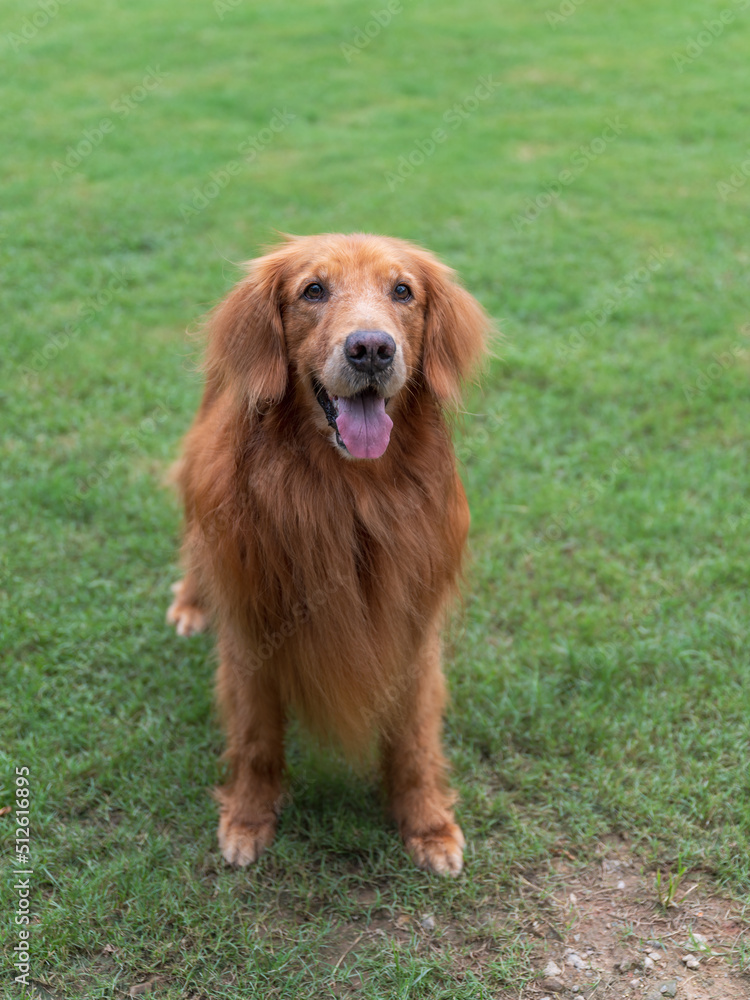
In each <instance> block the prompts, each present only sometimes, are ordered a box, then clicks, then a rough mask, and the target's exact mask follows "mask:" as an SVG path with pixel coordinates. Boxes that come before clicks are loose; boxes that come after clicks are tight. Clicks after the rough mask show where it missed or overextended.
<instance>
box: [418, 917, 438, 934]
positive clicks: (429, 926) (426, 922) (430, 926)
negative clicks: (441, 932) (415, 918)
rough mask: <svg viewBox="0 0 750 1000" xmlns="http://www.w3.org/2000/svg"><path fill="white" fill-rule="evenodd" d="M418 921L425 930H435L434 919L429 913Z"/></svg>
mask: <svg viewBox="0 0 750 1000" xmlns="http://www.w3.org/2000/svg"><path fill="white" fill-rule="evenodd" d="M419 923H420V926H421V927H422V930H425V931H434V930H435V921H434V919H433V918H432V917H431V916H430V915H429V913H428V914H427V915H426V916H424V917H422V919H421V920H420V921H419Z"/></svg>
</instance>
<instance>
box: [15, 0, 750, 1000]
mask: <svg viewBox="0 0 750 1000" xmlns="http://www.w3.org/2000/svg"><path fill="white" fill-rule="evenodd" d="M725 2H726V5H725V6H722V4H720V3H718V2H717V3H713V4H711V3H707V0H700V2H699V0H683V2H681V3H678V2H677V0H663V2H661V3H656V4H648V3H645V2H642V0H641V2H638V0H624V2H622V3H619V4H610V5H603V4H601V3H598V4H597V3H594V0H589V2H579V3H578V6H574V4H572V3H571V4H563V5H562V6H560V7H558V6H555V5H554V3H553V2H552V0H550V2H549V3H548V2H547V0H544V2H542V0H524V2H521V0H512V2H509V3H505V4H498V3H497V2H491V0H467V2H465V3H462V4H456V3H451V2H448V0H434V2H430V3H429V4H428V3H426V2H420V3H412V2H409V0H404V2H403V4H398V3H392V4H391V13H390V18H391V19H390V23H389V24H387V25H384V26H383V27H382V28H381V27H379V26H378V25H377V23H376V22H375V21H374V20H373V15H372V14H371V10H375V12H376V13H377V14H378V16H379V18H380V20H381V21H385V20H387V16H388V15H386V14H383V13H382V11H385V10H386V7H385V4H383V5H382V7H380V6H378V5H376V6H375V7H372V5H369V4H367V3H354V2H346V0H345V2H342V3H339V4H335V5H334V4H328V3H323V2H320V0H307V2H303V0H289V2H287V3H285V4H283V5H272V4H257V3H252V2H250V0H217V2H216V3H214V4H213V5H212V4H211V3H210V2H208V0H204V2H201V3H197V4H195V3H193V4H190V3H188V4H185V3H182V4H177V3H175V2H174V0H161V2H159V3H157V4H155V5H154V4H149V3H146V0H131V2H130V3H128V4H119V5H115V4H113V3H109V2H104V3H101V2H94V0H76V3H63V2H62V0H48V2H47V5H46V7H45V6H43V5H42V4H40V3H38V2H36V0H28V2H27V0H7V2H6V3H5V4H4V5H3V10H2V13H0V48H1V49H2V59H3V65H4V67H5V72H4V73H3V74H2V79H1V80H0V95H1V97H2V104H3V108H4V111H5V116H4V119H5V127H4V134H5V141H4V142H3V143H2V146H1V147H0V160H1V161H2V168H3V177H4V179H5V185H4V193H3V199H2V207H1V211H0V262H1V267H2V275H3V280H2V288H1V289H0V295H1V296H2V315H3V318H4V322H3V349H2V367H1V372H2V375H1V378H2V381H1V383H0V403H1V404H2V405H1V408H0V419H1V420H2V435H1V437H0V449H1V454H2V469H3V475H2V480H1V481H0V523H1V524H2V534H3V545H2V551H1V554H0V558H1V559H2V581H1V582H0V593H1V596H2V614H1V616H0V636H1V644H2V652H3V682H2V686H1V687H0V733H2V741H1V742H2V749H1V750H0V790H1V791H0V796H1V797H0V810H2V808H3V807H7V806H9V805H10V804H11V802H12V801H13V781H14V777H15V768H16V767H28V768H29V771H30V775H29V781H30V807H29V808H30V817H31V826H30V830H31V855H30V857H31V863H32V867H33V869H34V874H33V878H32V880H31V881H32V896H31V910H32V913H33V921H32V923H31V924H30V925H29V927H30V931H31V938H30V940H31V966H32V972H31V979H33V981H34V982H35V983H37V984H46V986H45V987H44V992H42V993H41V994H40V995H42V996H51V997H56V998H61V997H65V998H76V1000H77V998H100V997H121V996H127V995H128V992H129V990H130V989H131V987H132V986H134V985H136V984H139V983H143V982H148V981H152V982H153V985H152V987H151V994H150V995H154V996H159V997H163V998H170V1000H171V998H175V1000H177V998H191V997H195V998H207V997H211V998H227V1000H229V998H231V1000H239V998H245V997H250V996H258V997H279V998H304V997H316V998H317V997H329V996H350V995H356V996H362V997H371V998H383V997H385V998H390V997H394V998H396V997H399V998H401V997H404V998H406V997H409V998H421V997H424V998H437V1000H460V998H479V997H498V996H505V995H506V993H505V992H504V991H506V990H508V991H510V992H509V993H508V994H507V995H508V996H511V995H512V996H514V997H517V996H518V995H519V990H520V989H521V988H522V987H523V984H524V983H525V982H526V981H527V980H528V978H529V976H530V975H532V973H533V971H534V969H533V963H532V962H531V959H530V951H531V947H532V944H531V940H530V938H529V936H528V934H526V933H525V930H524V929H525V927H526V920H527V916H528V914H527V911H526V909H525V904H524V901H523V899H522V898H521V889H520V887H521V884H522V874H523V873H524V872H526V873H528V872H531V871H543V870H545V867H546V866H549V865H550V864H551V863H553V861H554V859H555V858H556V857H559V856H560V855H564V856H566V857H568V858H571V857H572V858H575V859H578V860H579V861H580V862H581V863H586V862H590V861H592V860H594V859H595V858H597V857H598V856H599V855H598V852H601V844H602V843H605V842H607V840H608V838H617V839H618V841H619V842H620V843H622V842H626V843H627V845H628V850H629V851H630V852H631V853H632V856H633V857H634V858H636V859H637V861H638V863H639V864H640V865H642V867H643V869H644V871H646V872H649V871H651V872H655V871H656V868H657V866H658V867H660V868H661V870H662V871H664V872H669V871H672V872H676V871H677V869H678V868H679V867H680V866H683V867H687V869H688V870H689V871H690V872H693V873H695V872H700V873H702V874H703V876H704V877H706V878H709V879H710V880H711V883H712V884H713V885H715V886H716V888H717V890H721V891H722V892H723V893H726V894H727V895H729V896H734V897H735V898H737V899H739V900H740V901H742V900H743V899H746V898H747V893H748V891H750V683H749V680H750V674H749V654H748V633H749V631H750V600H749V598H748V564H749V562H750V539H749V534H748V528H749V527H750V496H749V495H748V444H747V438H748V427H750V393H749V392H748V377H749V376H750V303H749V302H748V292H747V288H748V280H747V279H748V263H749V262H750V250H749V249H748V242H747V218H748V209H749V208H750V182H748V176H747V175H748V174H750V161H748V157H749V156H750V152H749V150H748V130H747V122H748V114H749V113H750V93H749V92H748V88H747V66H748V61H749V60H750V9H747V10H743V9H742V8H743V6H745V7H747V3H745V2H744V0H741V2H734V3H732V2H728V0H725ZM380 3H381V0H378V4H380ZM566 11H567V12H568V13H567V14H566V13H565V12H566ZM379 12H380V13H379ZM561 12H562V13H561ZM721 18H723V20H722V19H721ZM706 21H708V22H710V25H711V27H709V28H707V27H706V26H705V24H704V22H706ZM371 35H372V36H374V37H372V38H370V37H369V36H371ZM365 43H366V44H365ZM436 130H438V132H437V135H436ZM743 162H744V164H745V171H746V172H743V170H742V166H741V165H742V164H743ZM732 178H733V179H732ZM275 230H282V231H288V232H294V233H314V232H319V231H326V230H329V231H352V230H364V231H375V232H382V233H387V234H391V235H396V236H402V237H406V238H409V239H413V240H415V241H417V242H419V243H422V244H424V245H425V246H427V247H429V248H431V249H432V250H434V251H436V252H438V253H439V254H440V255H442V256H443V257H444V259H446V260H447V261H448V262H449V263H450V264H451V265H453V266H454V267H456V268H457V269H458V271H459V273H460V274H461V276H462V278H463V280H464V282H465V284H466V285H467V287H468V288H469V289H470V290H471V291H472V292H473V293H474V294H476V295H477V297H478V298H479V299H480V300H481V301H482V302H483V304H484V305H485V306H486V308H487V309H488V310H489V311H490V312H491V313H492V314H493V315H494V316H495V317H496V318H497V321H498V325H499V327H500V328H501V329H502V331H503V333H504V335H505V341H504V343H503V344H502V346H501V347H500V348H499V349H498V357H497V358H496V359H495V360H494V361H493V363H492V365H491V367H490V370H489V371H488V373H487V375H486V378H485V380H484V384H483V387H482V391H475V392H473V393H472V394H471V395H470V397H469V399H468V400H467V411H468V414H469V415H468V416H467V417H466V419H465V420H462V421H461V422H460V424H459V426H458V428H457V444H458V449H459V453H460V456H461V459H462V462H463V466H464V480H465V484H466V487H467V492H468V495H469V500H470V503H471V506H472V511H473V528H472V540H471V545H472V554H473V557H472V564H471V568H470V573H469V578H468V582H467V587H466V593H465V603H464V607H463V611H462V613H461V614H460V615H459V616H457V618H456V622H455V625H454V627H453V629H452V634H451V637H450V640H449V643H448V648H447V672H448V675H449V679H450V686H451V692H452V705H451V708H450V712H449V715H448V718H447V722H446V745H447V749H448V752H449V755H450V758H451V761H452V765H453V768H454V777H455V783H456V786H457V787H458V788H459V789H460V793H461V804H460V807H459V818H460V821H461V823H462V826H463V828H464V831H465V833H466V834H467V839H468V841H469V848H468V852H467V859H466V861H467V865H466V872H465V874H464V875H463V876H462V877H461V878H460V879H458V880H456V881H441V880H440V879H438V878H435V877H429V876H426V875H425V874H423V873H420V872H418V871H415V870H414V869H413V868H412V867H411V865H410V863H409V861H408V859H407V857H406V855H405V853H404V851H403V850H402V848H401V846H400V844H399V842H398V839H397V836H396V834H395V831H394V830H393V829H392V828H391V827H390V826H389V825H388V823H387V821H386V820H385V819H384V817H383V812H382V803H381V800H380V798H379V794H378V788H377V784H376V781H375V778H374V776H373V775H372V774H370V773H364V774H363V773H360V772H356V771H354V770H352V769H350V768H349V767H348V766H347V765H346V764H345V763H343V762H341V761H340V760H338V759H337V758H336V756H335V755H333V754H331V753H330V752H327V751H324V750H321V749H316V748H315V747H314V746H311V745H310V744H309V743H308V742H307V741H306V739H305V738H304V735H303V734H301V733H299V732H296V731H294V732H293V733H292V734H291V738H290V775H289V786H290V804H289V805H288V807H287V809H286V811H285V813H284V816H283V819H282V822H281V828H280V835H279V837H278V840H277V842H276V844H275V846H274V848H273V849H272V850H271V851H270V852H269V853H268V854H267V855H266V856H265V857H264V859H263V860H262V861H261V863H260V864H259V865H258V866H257V867H256V868H254V869H252V870H251V871H242V872H235V871H231V870H229V869H227V868H226V867H225V866H224V865H223V863H222V861H221V857H220V855H219V852H218V848H217V845H216V840H215V826H216V812H215V805H214V803H213V802H212V800H211V798H210V795H209V789H210V788H211V787H212V786H213V785H214V784H215V783H216V782H217V780H218V779H219V776H220V771H221V764H220V761H219V755H220V753H221V750H222V747H223V741H222V736H221V733H220V731H219V729H218V726H217V723H216V719H215V716H214V714H213V710H212V672H213V659H212V643H211V640H210V638H207V637H200V638H198V639H194V640H191V641H185V640H178V639H176V637H175V636H174V635H173V633H172V631H171V630H170V629H169V628H167V627H166V626H165V624H164V612H165V608H166V605H167V603H168V600H169V586H168V585H169V584H170V583H171V582H172V581H173V580H174V579H176V573H177V569H176V549H177V544H178V535H179V524H180V515H179V511H178V507H177V504H176V501H175V500H174V498H173V497H172V496H171V494H170V493H169V492H168V491H167V490H165V489H163V488H162V485H161V484H162V480H163V478H164V474H165V471H166V469H167V468H168V466H169V463H170V461H171V460H172V458H173V457H174V456H175V454H176V451H177V447H178V442H179V439H180V436H181V434H182V433H183V432H184V431H185V430H186V428H187V426H188V423H189V421H190V419H191V416H192V413H193V411H194V408H195V406H196V403H197V400H198V398H199V392H200V385H199V380H198V378H197V376H196V375H195V374H194V360H195V353H196V347H195V344H194V343H193V342H191V340H190V339H189V338H188V337H186V335H185V331H186V330H187V329H189V328H192V327H194V326H195V324H196V320H197V318H198V317H199V316H200V315H201V314H202V313H203V312H204V311H205V310H206V309H207V308H208V307H209V306H210V305H211V304H213V303H214V302H215V301H216V300H217V299H218V298H219V297H221V296H222V295H223V293H224V292H225V290H226V289H227V288H228V287H229V286H230V285H231V284H232V283H233V281H234V280H235V277H236V270H235V267H234V264H235V263H236V262H238V261H241V260H243V259H245V258H248V257H251V256H254V255H255V254H256V253H257V252H258V251H259V249H260V248H261V247H262V246H263V245H265V244H267V243H268V242H270V241H272V240H273V238H274V231H275ZM14 837H15V824H14V823H13V814H12V813H8V812H7V810H6V811H5V812H4V813H2V814H0V838H2V865H3V868H2V872H1V873H0V874H1V876H2V884H3V894H2V898H3V900H4V903H3V910H2V913H1V914H0V920H1V921H2V923H0V927H1V928H2V931H0V941H2V949H1V950H2V955H3V967H2V971H1V972H0V996H2V997H4V998H5V997H8V998H10V997H16V996H20V995H23V994H22V992H21V990H20V987H19V986H18V984H16V983H14V981H13V974H14V973H13V970H12V962H13V956H14V952H13V947H14V945H15V944H17V942H18V935H17V932H18V927H17V926H16V925H14V922H13V921H14V915H15V909H14V907H15V902H14V900H15V899H16V895H15V890H12V888H11V887H12V885H13V879H14V876H13V874H12V872H13V870H14V868H15V855H14V854H13V848H14ZM650 877H651V876H650ZM6 890H7V891H6ZM654 892H656V890H654ZM425 915H430V916H431V917H432V918H433V920H434V921H435V925H436V930H435V932H434V934H433V936H432V938H430V942H431V944H430V947H427V946H426V945H425V933H424V931H423V930H422V929H421V924H420V922H421V921H422V919H423V917H424V916H425ZM399 921H400V922H401V923H400V924H398V922H399ZM394 923H395V924H398V926H400V927H401V928H402V929H403V933H401V934H400V935H395V934H392V933H390V932H389V931H388V930H387V928H388V927H392V926H394ZM379 928H380V931H379ZM382 928H386V929H382ZM478 947H481V948H482V949H484V950H483V955H484V957H483V959H482V961H481V962H479V961H477V960H475V959H474V957H473V956H474V954H475V951H476V949H477V948H478ZM37 989H38V987H37Z"/></svg>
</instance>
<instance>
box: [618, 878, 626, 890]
mask: <svg viewBox="0 0 750 1000" xmlns="http://www.w3.org/2000/svg"><path fill="white" fill-rule="evenodd" d="M617 888H618V889H624V888H625V883H624V882H623V880H622V879H620V881H619V882H618V883H617Z"/></svg>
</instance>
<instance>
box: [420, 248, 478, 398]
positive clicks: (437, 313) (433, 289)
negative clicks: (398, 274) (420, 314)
mask: <svg viewBox="0 0 750 1000" xmlns="http://www.w3.org/2000/svg"><path fill="white" fill-rule="evenodd" d="M423 276H424V279H425V284H426V288H427V315H426V319H425V330H424V344H423V348H422V371H423V373H424V377H425V381H426V383H427V386H428V388H429V389H430V391H431V392H432V394H433V395H434V396H435V397H436V399H437V400H438V401H439V402H440V403H441V404H443V405H445V404H453V405H457V404H458V403H459V402H460V400H461V385H462V383H463V382H465V381H466V379H467V378H468V377H469V376H470V375H471V373H472V372H473V371H474V369H475V368H476V367H477V366H478V365H479V362H480V361H481V360H482V357H483V356H484V354H485V352H486V350H487V347H486V337H487V335H488V334H489V331H490V329H491V326H492V324H491V321H490V318H489V316H488V315H487V313H486V312H485V311H484V309H482V307H481V306H480V305H479V303H478V302H477V300H476V299H475V298H474V297H473V296H471V295H469V293H468V292H467V291H466V290H465V289H463V288H461V286H460V285H459V284H457V282H456V279H455V275H454V273H453V271H451V269H450V268H448V267H446V266H445V265H444V264H441V263H440V262H439V261H437V260H435V259H434V258H431V257H428V256H427V255H425V260H424V261H423Z"/></svg>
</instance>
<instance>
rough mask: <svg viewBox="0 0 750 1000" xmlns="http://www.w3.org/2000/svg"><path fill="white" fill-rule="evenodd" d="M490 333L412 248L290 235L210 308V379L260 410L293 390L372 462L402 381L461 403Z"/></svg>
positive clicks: (384, 443) (466, 298) (448, 276)
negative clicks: (230, 387)
mask: <svg viewBox="0 0 750 1000" xmlns="http://www.w3.org/2000/svg"><path fill="white" fill-rule="evenodd" d="M487 328H488V320H487V316H486V314H485V313H484V311H483V310H482V308H481V307H480V306H479V304H478V303H477V302H476V301H475V300H474V299H473V298H472V297H471V296H470V295H469V294H468V292H466V291H464V289H463V288H461V287H460V286H459V285H457V284H456V282H455V280H454V277H453V272H452V271H451V270H450V269H449V268H447V267H446V266H445V265H444V264H441V263H440V262H439V261H438V260H436V259H435V257H433V256H432V255H431V254H429V253H427V252H426V251H424V250H421V249H419V248H418V247H416V246H412V245H411V244H409V243H406V242H403V241H402V240H397V239H390V238H386V237H379V236H366V235H361V234H355V235H347V236H344V235H324V236H305V237H300V238H289V239H288V240H287V242H286V243H284V244H283V245H282V246H280V247H278V248H276V249H274V250H272V251H271V252H270V253H268V254H267V255H266V256H265V257H260V258H258V259H257V260H254V261H251V262H250V264H249V265H248V275H247V277H246V278H245V279H244V280H243V281H241V282H240V283H239V284H238V285H236V286H235V288H234V289H233V290H232V291H231V292H230V294H229V295H228V296H227V298H226V299H224V301H223V302H222V303H221V304H220V305H219V306H218V308H217V309H216V311H215V313H214V315H213V318H212V322H211V327H210V335H209V345H208V355H207V360H206V370H207V377H208V380H209V384H211V385H212V386H213V387H214V388H215V389H219V388H220V387H223V386H226V385H227V384H232V385H233V386H234V388H235V389H236V390H238V391H239V392H240V393H241V394H242V396H244V397H245V398H247V400H248V402H249V404H250V405H251V406H253V407H263V408H264V409H267V408H268V407H269V406H273V405H274V404H275V403H278V402H279V401H280V400H281V399H282V398H283V397H284V396H285V395H286V394H287V393H288V392H289V391H290V390H291V391H294V392H295V394H296V398H297V399H299V400H300V401H301V402H302V405H303V406H306V408H307V411H308V415H309V418H310V419H311V420H313V421H314V422H316V423H317V425H318V426H319V428H320V430H321V431H322V432H326V433H328V434H329V435H330V438H331V441H332V443H333V444H334V446H335V447H337V448H338V449H340V451H341V453H342V454H344V455H348V456H351V457H354V458H379V457H380V456H381V455H382V454H383V453H384V452H385V450H386V448H387V447H388V442H389V440H390V433H391V428H392V426H393V421H392V416H395V414H396V413H397V412H398V410H399V408H400V407H401V406H402V404H403V400H404V398H405V396H406V394H407V393H408V391H409V389H410V385H412V386H413V385H414V384H415V383H417V382H419V381H420V380H421V382H422V383H423V384H424V386H426V388H427V390H428V391H429V392H431V393H432V395H433V396H434V397H435V398H436V399H437V401H438V402H439V403H440V404H443V405H444V404H448V403H451V402H452V403H455V402H457V401H458V397H459V391H460V385H461V382H462V380H463V379H464V378H465V377H466V376H467V375H468V374H469V372H470V371H471V369H472V367H473V366H474V365H475V363H476V362H477V361H478V360H479V358H480V357H481V355H482V352H483V349H484V334H485V331H486V330H487Z"/></svg>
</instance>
